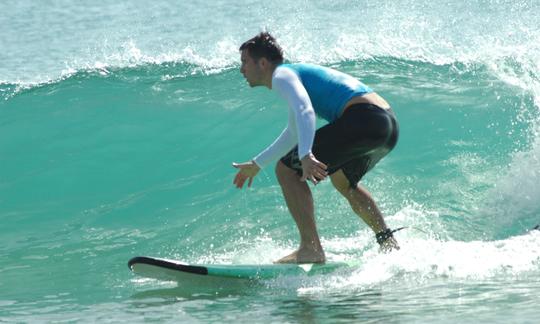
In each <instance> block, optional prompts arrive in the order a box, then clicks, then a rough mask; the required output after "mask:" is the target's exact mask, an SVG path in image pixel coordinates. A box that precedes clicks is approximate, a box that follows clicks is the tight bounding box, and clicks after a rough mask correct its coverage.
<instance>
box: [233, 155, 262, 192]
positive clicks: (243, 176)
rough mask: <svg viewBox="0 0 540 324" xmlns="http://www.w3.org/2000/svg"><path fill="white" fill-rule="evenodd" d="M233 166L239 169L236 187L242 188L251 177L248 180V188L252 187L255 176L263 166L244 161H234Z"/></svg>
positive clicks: (235, 180) (235, 178)
mask: <svg viewBox="0 0 540 324" xmlns="http://www.w3.org/2000/svg"><path fill="white" fill-rule="evenodd" d="M233 167H235V168H237V169H239V171H238V173H237V174H236V177H234V182H233V183H234V184H235V185H236V188H238V189H242V187H244V183H245V182H246V180H248V179H249V182H248V188H249V187H251V184H252V183H253V178H254V177H255V176H256V175H257V173H259V171H260V170H261V168H259V166H258V165H257V164H256V163H255V162H253V161H249V162H244V163H235V162H233Z"/></svg>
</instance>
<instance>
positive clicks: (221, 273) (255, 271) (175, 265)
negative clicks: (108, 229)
mask: <svg viewBox="0 0 540 324" xmlns="http://www.w3.org/2000/svg"><path fill="white" fill-rule="evenodd" d="M351 266H354V263H352V262H327V263H324V264H318V263H305V264H188V263H185V262H181V261H177V260H169V259H162V258H153V257H146V256H138V257H134V258H132V259H131V260H129V262H128V267H129V268H130V269H131V271H132V272H133V273H135V274H136V275H140V276H143V277H147V278H153V279H159V280H167V281H178V282H182V281H186V282H188V281H193V280H197V281H198V280H201V279H203V280H208V279H217V280H219V279H239V280H258V279H273V278H277V277H280V276H313V275H321V274H327V273H330V272H334V271H336V270H338V269H344V268H347V267H351Z"/></svg>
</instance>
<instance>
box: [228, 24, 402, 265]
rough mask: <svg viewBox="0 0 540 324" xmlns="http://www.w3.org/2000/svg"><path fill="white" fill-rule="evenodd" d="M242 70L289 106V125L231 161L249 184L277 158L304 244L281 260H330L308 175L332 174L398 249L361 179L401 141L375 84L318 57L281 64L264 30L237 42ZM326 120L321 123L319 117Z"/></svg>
mask: <svg viewBox="0 0 540 324" xmlns="http://www.w3.org/2000/svg"><path fill="white" fill-rule="evenodd" d="M239 50H240V52H241V62H242V65H241V68H240V72H241V73H242V74H243V76H244V77H245V78H246V80H247V82H248V83H249V85H250V86H251V87H257V86H265V87H267V88H269V89H271V90H275V91H277V92H278V94H279V95H280V96H281V97H282V98H283V99H284V100H285V101H286V103H287V106H288V109H289V120H288V125H287V127H286V128H285V129H284V130H283V132H282V133H281V134H280V135H279V137H278V138H277V139H276V140H275V141H274V142H273V143H272V144H270V146H268V147H267V148H266V149H264V150H263V151H262V152H261V153H259V154H258V155H257V156H255V157H254V158H253V160H251V161H249V162H245V163H233V166H234V167H235V168H237V169H238V170H239V171H238V173H237V174H236V177H235V178H234V184H235V185H236V187H237V188H239V189H241V188H242V187H243V186H244V184H245V182H246V181H248V186H249V187H250V186H251V184H252V182H253V178H254V177H255V176H256V175H257V174H258V172H259V171H260V170H261V169H262V168H264V167H266V166H268V165H269V164H270V163H271V162H273V161H275V160H278V159H279V161H278V162H277V165H276V169H275V170H276V175H277V179H278V181H279V184H280V186H281V189H282V191H283V196H284V197H285V201H286V203H287V207H288V208H289V211H290V213H291V215H292V217H293V218H294V221H295V222H296V225H297V227H298V230H299V232H300V247H299V248H298V250H296V251H295V252H293V253H292V254H290V255H288V256H285V257H283V258H281V259H279V260H278V261H276V262H277V263H323V262H325V261H326V258H325V254H324V251H323V248H322V246H321V242H320V239H319V235H318V233H317V227H316V224H315V215H314V214H315V212H314V203H313V196H312V194H311V190H310V188H309V186H308V184H307V181H311V182H312V183H313V184H315V185H316V184H317V183H319V182H320V181H322V180H324V179H325V178H327V177H328V176H329V177H330V180H331V182H332V184H333V186H334V187H335V188H336V190H337V191H338V192H339V193H341V194H342V195H343V196H344V197H345V198H346V199H347V200H348V201H349V203H350V205H351V207H352V209H353V211H354V212H355V213H356V214H358V215H359V216H360V217H361V218H362V219H363V220H364V222H365V223H366V224H367V225H368V226H369V227H370V228H371V229H372V230H373V231H374V233H375V237H376V239H377V242H378V243H379V245H380V247H381V250H383V251H391V250H393V249H399V246H398V244H397V242H396V240H395V239H394V237H393V235H392V233H393V232H394V231H392V230H391V229H389V228H388V227H387V226H386V223H385V222H384V219H383V216H382V214H381V212H380V210H379V208H378V207H377V205H376V203H375V201H374V200H373V198H372V197H371V194H370V193H369V192H368V191H367V190H366V189H365V188H364V187H363V186H361V185H360V184H358V182H359V181H360V179H361V178H362V177H363V176H364V175H365V174H366V173H367V172H368V171H369V170H371V169H372V168H373V167H374V166H375V164H376V163H377V162H379V161H380V160H381V159H382V158H383V157H384V156H386V155H387V154H388V153H389V152H390V151H391V150H392V149H393V148H394V146H395V145H396V143H397V140H398V133H399V130H398V123H397V120H396V117H395V115H394V113H393V111H392V109H391V108H390V105H389V104H388V103H387V102H386V101H385V100H384V99H383V98H382V97H381V96H379V95H378V94H376V93H375V92H374V91H373V90H372V89H370V88H369V87H367V86H366V85H365V84H363V83H361V82H360V81H358V80H357V79H356V78H354V77H352V76H350V75H347V74H345V73H341V72H338V71H336V70H333V69H329V68H326V67H322V66H318V65H313V64H302V63H299V64H284V63H283V51H282V49H281V47H280V46H279V45H278V43H277V42H276V40H275V38H274V37H272V35H270V34H269V33H267V32H262V33H260V34H258V35H257V36H255V37H253V38H252V39H250V40H248V41H246V42H245V43H243V44H242V45H241V46H240V49H239ZM316 115H318V116H319V117H321V118H323V119H325V120H326V121H328V124H327V125H325V126H323V127H321V128H319V129H318V130H316V129H315V128H316V127H315V116H316Z"/></svg>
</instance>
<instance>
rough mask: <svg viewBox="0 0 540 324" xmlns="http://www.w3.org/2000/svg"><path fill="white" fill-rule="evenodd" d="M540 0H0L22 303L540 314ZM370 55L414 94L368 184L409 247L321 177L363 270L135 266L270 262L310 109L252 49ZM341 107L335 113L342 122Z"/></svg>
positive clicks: (366, 61)
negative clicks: (253, 80) (291, 148)
mask: <svg viewBox="0 0 540 324" xmlns="http://www.w3.org/2000/svg"><path fill="white" fill-rule="evenodd" d="M539 12H540V1H538V0H529V1H520V0H518V1H516V0H475V1H439V0H436V1H427V0H420V1H418V0H404V1H392V0H377V1H375V0H366V1H341V0H338V1H331V2H329V1H319V0H317V1H307V0H304V1H294V2H290V1H285V0H279V1H267V2H260V1H239V2H233V1H210V2H208V1H156V2H153V1H118V0H114V1H113V0H103V1H84V2H83V1H68V0H54V1H43V2H42V1H31V0H21V1H10V0H8V1H2V2H0V322H17V323H22V322H47V323H71V322H106V323H108V322H117V323H118V322H187V323H207V322H244V323H252V322H260V323H339V322H343V323H358V322H367V323H375V322H377V323H406V322H414V323H433V322H437V323H478V322H490V323H537V321H538V318H539V316H540V308H538V301H539V300H540V231H534V230H531V229H532V228H533V227H534V226H535V225H537V224H538V223H540V110H539V107H540V18H539V16H538V13H539ZM262 30H268V31H270V32H271V33H273V34H274V35H275V36H276V38H277V39H278V41H279V42H280V43H281V44H282V46H283V48H284V50H285V55H286V57H287V59H288V60H289V61H291V62H310V63H317V64H322V65H325V66H329V67H333V68H336V69H338V70H340V71H343V72H346V73H349V74H352V75H354V76H356V77H358V78H359V79H360V80H362V81H363V82H364V83H366V84H368V85H369V86H370V87H372V88H373V89H375V91H377V92H378V93H379V94H381V95H382V96H383V97H385V98H386V99H387V100H388V101H389V102H390V104H391V105H392V107H393V109H394V111H395V112H396V114H397V116H398V119H399V122H400V127H401V134H400V140H399V143H398V146H397V147H396V149H395V150H394V151H393V152H392V153H391V154H390V155H389V156H387V157H386V158H385V159H384V160H383V161H381V163H380V164H379V165H378V166H377V167H376V168H375V169H374V170H373V171H372V172H370V173H369V174H368V175H367V176H366V177H365V178H364V179H363V180H362V182H363V184H364V185H365V186H366V187H367V188H368V189H369V190H370V191H371V192H372V194H373V195H374V197H375V199H376V200H377V201H378V203H379V205H380V207H381V210H382V211H383V213H384V214H385V215H386V221H387V223H388V224H389V226H390V227H393V228H396V227H400V226H409V227H411V228H409V229H407V230H403V231H400V232H398V233H396V238H397V239H398V241H399V242H400V245H401V250H400V251H397V252H393V253H390V254H379V253H378V247H377V244H376V242H375V240H374V236H373V233H371V232H370V230H368V228H367V226H366V225H365V224H364V223H362V222H361V221H360V219H359V218H358V217H357V216H356V215H354V214H353V212H352V211H351V210H350V208H349V206H348V204H347V203H346V201H345V200H344V199H343V198H342V197H341V196H339V194H338V193H337V192H336V191H335V190H334V189H333V187H332V185H331V184H330V183H329V181H325V182H323V183H321V184H320V185H318V186H316V187H314V188H313V191H314V196H315V201H316V217H317V222H318V227H319V232H320V235H321V237H322V243H323V246H324V247H325V249H326V253H327V257H328V259H329V260H330V261H341V260H358V261H360V264H361V265H360V266H358V267H356V268H354V269H352V270H351V271H348V272H345V273H344V272H340V273H336V274H329V275H324V276H317V277H310V278H303V277H296V278H295V277H287V278H279V279H276V280H269V281H261V282H258V283H257V284H255V285H253V286H250V287H244V288H241V287H238V288H237V289H214V290H212V288H211V287H210V288H208V287H206V289H202V288H200V289H199V287H193V286H190V283H181V284H177V283H172V282H160V281H155V280H150V279H144V278H141V277H136V276H134V275H133V274H132V273H131V272H130V271H129V269H128V267H127V261H128V260H129V259H130V258H131V257H134V256H138V255H148V256H156V257H164V258H170V259H178V260H183V261H186V262H191V263H236V264H249V263H271V262H272V261H274V260H276V259H278V258H280V257H282V256H284V255H286V254H287V253H290V252H291V251H293V250H294V249H295V248H296V247H297V245H298V234H297V230H296V228H295V225H294V223H293V221H292V218H291V217H290V215H289V213H288V211H287V208H286V206H285V203H284V201H283V198H282V196H281V191H280V188H279V186H278V184H277V181H276V178H275V175H274V172H273V168H272V167H269V168H267V169H265V170H264V171H263V172H261V173H260V175H259V176H258V177H257V178H256V179H255V181H254V184H253V186H252V188H251V189H249V190H237V189H236V188H235V187H234V186H233V184H232V181H233V177H234V175H235V169H234V168H232V166H231V163H232V162H244V161H247V160H250V159H251V158H252V157H253V156H254V155H256V154H257V153H258V152H259V151H260V150H262V149H263V148H265V147H266V146H267V145H268V144H269V143H270V142H271V141H272V140H273V139H274V138H275V137H276V136H277V135H278V134H279V133H280V131H281V130H282V128H283V127H284V126H285V124H286V121H287V110H286V108H285V106H284V102H283V101H282V100H281V99H280V98H279V97H278V96H277V95H276V94H275V93H274V92H272V91H269V90H268V89H266V88H253V89H251V88H249V86H248V85H247V83H246V82H245V80H244V78H243V77H242V75H241V74H240V73H239V67H240V64H239V53H238V47H239V45H240V44H241V43H242V42H243V41H245V40H247V39H248V38H251V37H252V36H254V35H255V34H257V33H258V32H260V31H262ZM319 122H320V125H323V123H322V122H321V121H319Z"/></svg>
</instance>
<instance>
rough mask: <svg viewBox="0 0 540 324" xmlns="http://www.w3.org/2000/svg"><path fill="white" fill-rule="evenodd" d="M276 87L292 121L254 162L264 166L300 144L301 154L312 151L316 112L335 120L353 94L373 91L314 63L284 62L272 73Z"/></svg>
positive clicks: (352, 79)
mask: <svg viewBox="0 0 540 324" xmlns="http://www.w3.org/2000/svg"><path fill="white" fill-rule="evenodd" d="M272 89H274V90H276V91H277V92H278V93H279V95H280V96H281V97H283V99H285V101H287V104H288V107H289V122H288V125H287V127H286V128H285V129H284V130H283V132H281V135H279V136H278V138H277V139H276V140H275V141H274V142H273V143H272V144H270V146H268V147H267V148H266V149H265V150H263V151H262V152H261V153H260V154H259V155H257V156H256V157H255V158H254V159H253V161H255V163H256V164H257V165H258V166H259V167H260V168H264V167H265V166H267V165H268V164H270V163H271V162H272V161H274V160H276V159H278V158H280V157H282V156H283V155H285V154H286V153H287V152H289V151H290V150H291V149H292V148H293V147H294V146H295V145H296V144H298V157H299V158H300V159H302V158H303V157H305V156H306V155H308V154H310V153H311V147H312V146H313V139H314V137H315V115H318V116H319V117H321V118H323V119H325V120H327V121H328V122H333V121H334V120H336V119H337V118H338V117H339V116H341V113H342V111H343V109H344V108H345V104H346V103H347V102H348V101H349V100H351V98H353V97H358V96H363V95H365V94H367V93H371V92H373V90H371V89H370V88H369V87H367V86H366V85H365V84H363V83H362V82H360V81H359V80H357V79H356V78H354V77H352V76H350V75H348V74H345V73H342V72H339V71H336V70H333V69H330V68H326V67H322V66H318V65H313V64H303V63H298V64H281V65H279V66H277V67H276V69H275V70H274V73H273V74H272Z"/></svg>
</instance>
